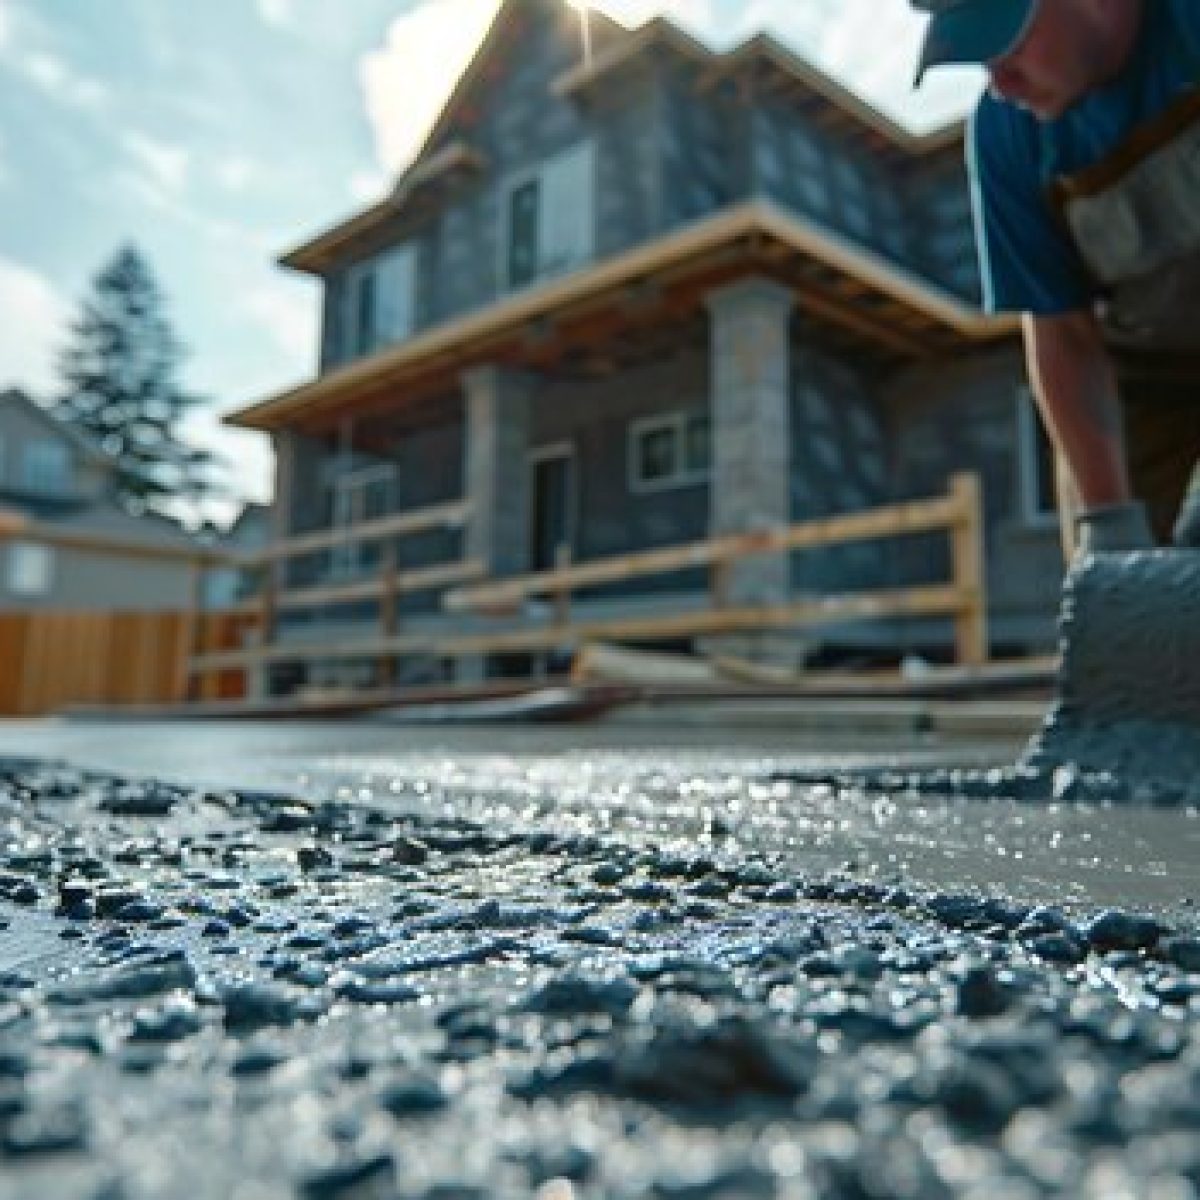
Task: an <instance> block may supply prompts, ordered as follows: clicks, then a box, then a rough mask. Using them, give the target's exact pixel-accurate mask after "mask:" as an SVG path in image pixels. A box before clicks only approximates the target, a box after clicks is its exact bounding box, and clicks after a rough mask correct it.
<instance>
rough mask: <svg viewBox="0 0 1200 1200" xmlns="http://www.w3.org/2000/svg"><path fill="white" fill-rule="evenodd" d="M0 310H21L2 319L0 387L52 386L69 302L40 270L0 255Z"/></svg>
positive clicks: (35, 389) (40, 390)
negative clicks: (11, 316) (9, 318)
mask: <svg viewBox="0 0 1200 1200" xmlns="http://www.w3.org/2000/svg"><path fill="white" fill-rule="evenodd" d="M0 312H3V313H20V314H21V315H20V318H19V319H17V320H5V321H0V364H2V366H0V369H2V370H3V371H4V372H5V375H4V376H3V377H0V387H3V386H9V385H12V386H17V387H22V388H25V389H26V390H28V391H30V392H32V393H34V394H35V395H36V394H46V393H49V392H52V391H54V390H55V387H56V374H55V370H54V364H55V360H56V358H57V354H58V350H59V348H60V346H61V344H62V339H63V336H64V333H65V331H66V327H67V323H68V321H69V320H70V318H71V306H70V305H69V304H68V302H67V300H66V299H65V297H63V296H62V295H61V294H60V293H59V292H58V291H57V290H56V289H55V287H54V285H53V284H51V283H50V281H49V280H48V279H46V278H45V277H44V276H42V275H39V274H37V273H36V272H35V271H31V270H30V269H29V268H28V267H26V266H23V265H22V264H21V263H18V262H14V261H13V260H12V259H4V258H0Z"/></svg>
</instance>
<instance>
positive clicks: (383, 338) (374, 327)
mask: <svg viewBox="0 0 1200 1200" xmlns="http://www.w3.org/2000/svg"><path fill="white" fill-rule="evenodd" d="M394 260H405V265H404V267H403V270H404V271H405V272H406V273H407V278H408V297H407V301H406V307H405V305H400V307H401V309H402V311H407V316H408V319H407V321H406V322H403V323H402V326H401V327H400V328H397V329H390V330H389V329H385V328H384V327H383V323H382V321H381V315H382V313H383V312H384V311H385V304H386V299H385V296H384V294H383V292H382V290H381V287H380V281H381V279H382V278H384V277H385V276H384V274H383V269H384V268H385V267H386V266H387V265H388V264H389V263H390V262H392V261H394ZM367 277H370V278H372V280H373V283H372V287H373V288H374V290H375V299H374V306H373V307H374V312H373V313H372V324H371V328H370V329H369V330H368V331H366V338H365V342H364V339H363V337H362V336H361V335H362V333H363V330H362V328H361V325H362V321H361V316H362V314H361V312H360V311H359V292H360V289H361V285H362V281H363V279H364V278H367ZM398 304H399V302H398ZM416 304H417V244H416V242H401V243H400V244H399V245H398V246H393V247H392V248H391V249H389V250H385V251H384V252H382V253H381V254H376V255H375V256H374V257H372V258H369V259H365V260H364V261H363V262H360V263H355V265H354V266H352V267H351V268H350V269H349V270H348V271H347V272H346V293H345V296H344V297H343V309H342V312H343V322H342V325H343V330H344V336H345V340H346V344H347V345H348V346H349V348H350V354H351V356H358V355H364V354H373V353H374V352H375V351H376V350H381V349H383V348H384V347H385V346H391V345H394V344H395V343H396V342H401V341H403V340H404V339H405V338H407V337H411V336H412V334H413V333H414V332H415V330H416Z"/></svg>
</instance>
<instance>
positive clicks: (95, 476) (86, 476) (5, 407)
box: [0, 396, 111, 502]
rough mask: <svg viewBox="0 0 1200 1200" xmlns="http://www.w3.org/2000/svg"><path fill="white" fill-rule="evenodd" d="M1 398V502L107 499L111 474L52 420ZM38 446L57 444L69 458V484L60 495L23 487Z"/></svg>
mask: <svg viewBox="0 0 1200 1200" xmlns="http://www.w3.org/2000/svg"><path fill="white" fill-rule="evenodd" d="M3 401H4V397H3V396H0V502H2V498H3V497H5V496H7V497H10V498H12V499H14V500H19V499H21V498H23V497H29V498H30V499H39V500H41V499H46V500H61V501H76V502H78V501H83V500H94V499H98V498H100V497H101V496H103V495H104V493H105V490H106V488H107V487H108V484H109V481H110V479H111V470H110V469H109V468H107V467H106V466H104V465H103V464H102V463H99V462H96V461H95V460H94V459H90V458H89V457H88V456H86V455H85V454H84V453H82V452H81V450H80V448H79V446H78V445H77V444H76V443H75V442H74V441H73V440H72V439H71V438H70V437H68V436H66V435H65V434H64V433H62V432H60V431H59V430H56V429H55V428H54V425H53V423H52V418H50V417H49V416H43V415H41V414H40V413H36V412H31V411H30V410H29V408H28V407H27V406H26V404H25V403H24V402H23V401H20V402H12V403H4V402H3ZM37 442H54V443H56V444H58V445H62V446H64V447H65V448H66V451H67V454H68V455H69V468H68V472H69V473H68V481H67V484H66V486H65V487H64V488H63V489H62V490H60V491H57V492H53V493H46V492H36V493H31V492H29V491H28V489H26V488H25V487H24V485H23V483H22V470H23V468H22V462H23V459H24V455H25V452H26V449H27V447H29V446H30V445H32V444H35V443H37Z"/></svg>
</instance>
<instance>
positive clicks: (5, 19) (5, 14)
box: [0, 4, 13, 51]
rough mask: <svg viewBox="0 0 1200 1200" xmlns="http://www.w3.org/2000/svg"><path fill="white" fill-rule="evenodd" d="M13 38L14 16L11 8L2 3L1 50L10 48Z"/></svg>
mask: <svg viewBox="0 0 1200 1200" xmlns="http://www.w3.org/2000/svg"><path fill="white" fill-rule="evenodd" d="M12 40H13V32H12V16H11V15H10V13H9V10H8V9H7V8H5V7H4V5H3V4H0V51H4V50H7V49H9V47H10V46H11V45H12Z"/></svg>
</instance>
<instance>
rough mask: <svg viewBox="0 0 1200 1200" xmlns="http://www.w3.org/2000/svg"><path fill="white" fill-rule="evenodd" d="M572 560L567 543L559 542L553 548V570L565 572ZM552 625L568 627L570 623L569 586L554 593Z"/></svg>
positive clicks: (565, 584)
mask: <svg viewBox="0 0 1200 1200" xmlns="http://www.w3.org/2000/svg"><path fill="white" fill-rule="evenodd" d="M571 560H572V554H571V547H570V544H569V543H567V542H560V543H559V544H558V545H557V546H556V547H555V548H554V569H555V570H556V571H565V570H567V568H569V567H570V565H571ZM554 623H555V624H556V625H569V624H570V623H571V585H570V584H569V583H564V584H563V585H562V586H561V587H558V588H555V591H554Z"/></svg>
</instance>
